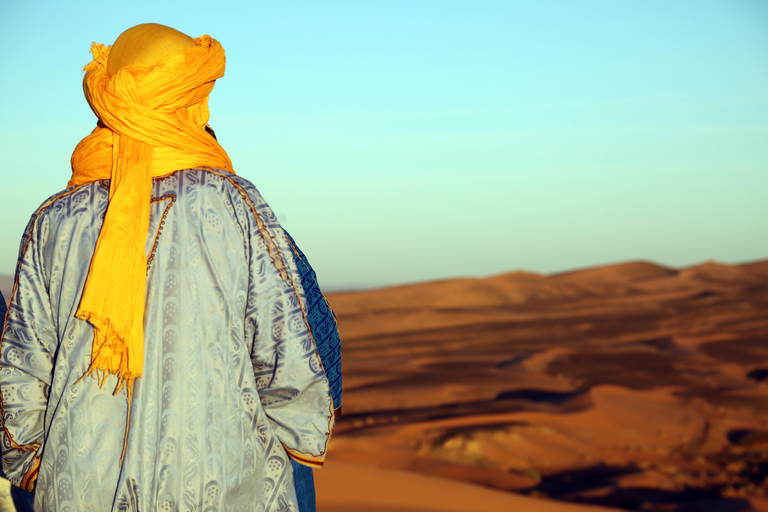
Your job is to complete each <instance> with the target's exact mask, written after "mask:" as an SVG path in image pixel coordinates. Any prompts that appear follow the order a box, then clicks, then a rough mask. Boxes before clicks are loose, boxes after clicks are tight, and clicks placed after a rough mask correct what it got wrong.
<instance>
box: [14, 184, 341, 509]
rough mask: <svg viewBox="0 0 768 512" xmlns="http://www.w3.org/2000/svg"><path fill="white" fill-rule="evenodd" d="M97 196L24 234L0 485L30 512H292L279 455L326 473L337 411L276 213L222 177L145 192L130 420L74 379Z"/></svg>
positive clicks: (123, 404) (39, 218)
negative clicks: (142, 280) (142, 298)
mask: <svg viewBox="0 0 768 512" xmlns="http://www.w3.org/2000/svg"><path fill="white" fill-rule="evenodd" d="M108 194H109V189H108V182H93V183H89V184H86V185H82V186H79V187H74V188H70V189H67V190H65V191H64V192H62V193H59V194H57V195H55V196H53V197H52V198H50V199H49V200H48V201H46V202H45V203H44V204H43V205H42V206H41V207H40V208H39V209H38V210H37V212H35V214H34V215H33V217H32V219H31V220H30V223H29V225H28V226H27V229H26V230H25V233H24V236H23V238H22V244H21V250H20V256H19V263H18V267H17V273H16V280H17V286H16V289H15V291H14V294H13V296H12V297H11V306H10V310H9V314H8V322H7V325H6V326H5V329H4V331H3V336H2V341H1V342H0V368H1V369H0V398H1V399H2V401H1V402H0V405H1V406H2V420H3V427H4V428H3V430H2V432H0V444H1V447H2V465H3V471H4V472H5V474H6V476H7V477H8V478H9V480H11V482H12V483H14V484H16V485H21V486H23V487H25V488H28V489H31V488H32V487H35V489H36V491H35V510H41V511H47V510H51V511H54V510H55V511H65V510H66V511H80V510H83V511H85V510H99V511H106V510H113V511H118V510H119V511H123V510H125V511H129V510H131V511H138V510H142V511H149V510H163V511H165V510H167V511H170V510H179V509H185V510H187V509H190V510H191V509H196V510H211V511H217V510H244V511H265V512H266V511H287V510H297V506H296V494H295V491H294V486H293V481H292V470H291V464H289V463H288V460H289V459H288V454H289V453H290V455H291V457H293V458H294V459H296V460H298V461H300V462H303V463H305V464H309V465H320V464H322V461H323V458H324V456H325V451H326V447H327V443H328V438H329V435H330V431H331V428H332V426H333V421H334V415H333V402H332V399H331V396H330V394H329V386H328V379H327V378H326V376H325V374H324V372H323V369H322V365H321V364H320V360H319V357H318V354H317V350H316V348H315V344H314V341H313V339H312V336H311V334H310V332H309V329H308V325H307V318H306V314H305V312H306V311H307V301H306V299H305V295H304V290H303V288H302V286H301V277H300V273H299V271H298V269H297V267H296V263H295V261H294V258H293V252H292V248H291V245H290V242H289V241H288V239H287V237H286V236H285V234H284V232H283V230H282V228H281V227H280V225H279V224H278V222H277V220H276V218H275V216H274V214H273V212H272V210H271V209H270V208H269V206H268V205H267V204H266V203H265V202H264V200H263V199H262V198H261V196H260V195H259V193H258V191H257V190H256V189H255V187H254V186H253V185H252V184H251V183H249V182H248V181H247V180H244V179H242V178H239V177H237V176H235V175H233V174H230V173H228V172H226V171H221V170H215V169H190V170H185V171H178V172H175V173H173V174H171V175H169V176H167V177H165V178H158V179H154V180H153V183H152V209H151V220H150V228H149V234H148V237H147V242H146V253H147V255H148V261H149V264H148V271H147V299H146V313H145V317H144V326H145V342H144V343H145V347H144V375H143V376H142V377H141V378H140V379H138V380H137V381H136V382H135V383H134V388H133V397H132V399H131V402H130V404H128V403H127V400H126V396H125V394H124V393H119V394H114V393H113V391H114V390H115V387H116V384H117V378H116V377H115V376H113V375H111V376H109V377H107V378H106V380H105V381H104V382H102V383H99V382H97V380H96V379H94V378H91V377H85V378H83V376H84V374H85V373H86V371H87V369H88V365H89V363H90V349H91V345H92V342H93V328H92V327H91V326H90V325H89V324H88V323H87V322H84V321H82V320H79V319H76V318H75V316H74V314H75V311H76V309H77V305H78V303H79V301H80V297H81V293H82V288H83V283H84V281H85V277H86V275H87V273H88V266H89V262H90V258H91V255H92V254H93V249H94V245H95V243H96V239H97V237H98V234H99V230H100V228H101V223H102V221H103V215H104V212H105V210H106V206H107V202H108ZM100 384H101V385H100ZM126 433H127V435H126ZM121 457H123V460H122V463H121Z"/></svg>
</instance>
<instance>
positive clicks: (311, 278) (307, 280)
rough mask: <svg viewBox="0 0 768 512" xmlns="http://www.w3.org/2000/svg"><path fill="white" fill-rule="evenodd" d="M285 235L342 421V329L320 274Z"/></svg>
mask: <svg viewBox="0 0 768 512" xmlns="http://www.w3.org/2000/svg"><path fill="white" fill-rule="evenodd" d="M285 236H287V237H288V241H289V242H290V243H291V249H293V255H294V258H295V259H296V267H297V268H298V269H299V273H300V274H301V285H302V286H303V288H304V294H305V295H306V297H307V307H308V308H309V310H308V312H307V318H308V319H309V327H310V328H311V329H312V335H313V336H314V338H315V343H316V344H317V351H318V352H319V353H320V361H322V363H323V368H325V375H326V376H327V377H328V383H329V384H330V386H331V396H333V409H334V411H335V413H336V417H337V418H338V417H339V416H340V415H341V338H339V329H338V327H337V325H336V315H335V314H334V312H333V310H332V309H331V305H330V304H328V301H327V300H325V297H324V296H323V293H322V292H321V291H320V285H319V284H318V283H317V274H315V271H314V270H313V269H312V267H311V266H310V264H309V260H307V257H306V256H304V253H303V252H301V249H299V246H298V245H296V242H295V241H294V240H293V237H291V235H289V234H288V232H287V231H286V232H285Z"/></svg>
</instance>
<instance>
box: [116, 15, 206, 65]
mask: <svg viewBox="0 0 768 512" xmlns="http://www.w3.org/2000/svg"><path fill="white" fill-rule="evenodd" d="M195 44H196V43H195V40H194V39H192V38H191V37H189V36H188V35H186V34H183V33H181V32H179V31H178V30H176V29H173V28H171V27H166V26H165V25H159V24H157V23H143V24H141V25H136V26H135V27H131V28H129V29H128V30H126V31H125V32H123V33H122V34H120V36H118V38H117V40H116V41H115V44H114V45H112V50H111V51H110V53H109V61H108V62H107V74H108V75H109V76H114V74H115V73H117V72H118V71H119V70H120V69H122V68H124V67H127V66H135V65H140V66H154V65H155V64H157V63H158V62H160V60H161V59H162V58H163V57H165V56H166V55H168V54H169V53H173V52H175V51H179V50H185V49H187V48H190V47H192V46H195Z"/></svg>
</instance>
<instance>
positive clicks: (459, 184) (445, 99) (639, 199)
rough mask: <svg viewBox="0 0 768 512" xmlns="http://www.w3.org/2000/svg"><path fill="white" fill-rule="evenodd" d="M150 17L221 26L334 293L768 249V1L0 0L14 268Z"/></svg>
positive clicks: (248, 159)
mask: <svg viewBox="0 0 768 512" xmlns="http://www.w3.org/2000/svg"><path fill="white" fill-rule="evenodd" d="M147 22H154V23H162V24H165V25H169V26H172V27H174V28H176V29H178V30H181V31H182V32H185V33H187V34H189V35H191V36H193V37H196V36H199V35H203V34H206V33H207V34H210V35H211V36H212V37H214V38H215V39H218V40H219V41H220V42H221V43H222V45H223V46H224V48H225V50H226V52H227V71H226V75H225V76H224V77H223V78H221V79H219V80H218V82H217V84H216V87H215V88H214V90H213V93H212V94H211V100H210V107H211V121H210V124H211V125H212V126H213V128H214V129H215V130H216V134H217V137H218V139H219V142H220V143H221V144H222V146H223V147H224V148H225V149H226V150H227V152H228V153H229V156H230V158H231V159H232V162H233V164H234V167H235V171H236V172H237V173H238V174H239V175H241V176H243V177H245V178H247V179H248V180H250V181H252V182H253V183H254V184H255V185H256V187H257V188H258V189H259V190H260V192H261V193H262V195H263V196H264V198H265V199H266V200H267V202H268V203H269V204H270V205H271V206H272V208H273V210H275V212H276V213H277V215H278V218H279V219H280V221H281V223H282V225H283V226H284V227H285V228H286V230H288V231H289V232H290V233H291V235H292V236H293V237H294V238H295V239H296V240H297V242H298V244H299V245H300V246H301V248H302V250H303V251H304V252H305V254H306V255H307V257H308V258H309V260H310V262H311V263H312V265H313V267H315V270H316V271H317V273H318V276H319V281H320V284H321V286H322V287H323V288H324V289H326V290H343V289H358V288H365V287H377V286H388V285H393V284H401V283H411V282H418V281H425V280H435V279H447V278H453V277H484V276H489V275H493V274H498V273H503V272H508V271H513V270H527V271H532V272H541V273H554V272H561V271H566V270H570V269H575V268H582V267H587V266H595V265H603V264H608V263H614V262H621V261H628V260H638V259H643V260H651V261H655V262H657V263H659V264H663V265H667V266H672V267H683V266H689V265H693V264H697V263H700V262H703V261H705V260H716V261H720V262H724V263H740V262H745V261H752V260H757V259H764V258H768V200H766V197H767V196H768V2H765V1H764V0H722V1H717V2H713V1H706V0H704V1H702V0H696V1H685V0H680V1H676V2H669V1H652V0H645V1H631V0H627V1H621V2H616V1H534V0H531V1H523V0H521V1H512V0H507V1H491V0H473V1H469V0H466V1H452V0H405V1H399V0H365V1H362V0H359V1H352V0H348V1H335V0H324V1H323V2H316V1H309V0H306V1H299V0H297V1H252V2H245V1H243V2H227V1H226V0H219V1H218V2H211V1H210V0H205V1H197V0H187V1H184V2H172V1H170V2H168V1H163V2H158V1H156V0H155V1H151V2H149V1H141V0H140V1H132V2H101V3H99V4H94V3H93V2H84V1H67V2H60V1H52V0H45V1H36V2H20V1H17V0H14V1H9V0H0V41H2V44H3V47H4V51H3V52H1V53H0V69H2V75H1V76H2V80H0V157H1V158H2V165H3V169H2V171H0V216H1V217H2V220H1V221H0V274H13V273H14V271H15V264H16V257H17V253H18V247H19V240H20V238H21V235H22V233H23V230H24V227H25V225H26V223H27V221H28V220H29V217H30V215H31V214H32V213H33V212H34V210H35V209H36V208H37V207H38V206H39V205H40V204H41V203H42V202H43V201H44V200H45V199H46V198H47V197H49V196H50V195H52V194H54V193H56V192H58V191H60V190H62V189H63V188H65V186H66V183H67V181H68V180H69V177H70V175H71V168H70V165H69V159H70V156H71V154H72V150H73V149H74V147H75V145H76V144H77V143H78V142H79V140H80V139H82V138H83V137H85V136H86V135H87V134H88V133H90V131H91V130H92V129H93V128H94V126H95V123H96V118H95V116H94V115H93V113H92V112H91V111H90V109H89V107H88V105H87V103H86V102H85V99H84V98H83V94H82V87H81V82H82V67H83V66H84V65H85V64H87V63H88V62H89V61H90V60H91V56H90V54H89V48H90V44H91V42H92V41H96V42H101V43H104V44H111V43H112V42H114V40H115V39H116V38H117V36H118V35H119V34H120V33H121V32H122V31H123V30H125V29H126V28H128V27H131V26H133V25H136V24H139V23H147Z"/></svg>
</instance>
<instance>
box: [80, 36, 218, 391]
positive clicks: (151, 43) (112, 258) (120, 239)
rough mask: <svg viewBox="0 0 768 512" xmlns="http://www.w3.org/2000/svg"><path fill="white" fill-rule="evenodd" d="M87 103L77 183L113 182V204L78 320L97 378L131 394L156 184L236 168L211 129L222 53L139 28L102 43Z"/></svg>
mask: <svg viewBox="0 0 768 512" xmlns="http://www.w3.org/2000/svg"><path fill="white" fill-rule="evenodd" d="M91 53H92V54H93V61H92V62H91V63H89V64H88V65H87V66H85V70H86V75H85V79H84V80H83V89H84V90H85V96H86V99H87V100H88V103H89V104H90V106H91V108H92V109H93V111H94V113H95V114H96V116H97V117H98V118H99V122H98V125H97V127H96V129H95V130H94V131H93V132H92V133H91V134H90V135H88V136H87V137H86V138H84V139H83V140H82V141H80V143H79V144H78V145H77V147H76V148H75V151H74V153H73V154H72V179H71V180H70V182H69V186H73V185H81V184H84V183H89V182H91V181H95V180H104V179H108V180H111V181H110V190H109V206H108V208H107V213H106V215H105V217H104V224H103V226H102V228H101V233H100V234H99V238H98V240H97V242H96V249H95V251H94V254H93V259H92V260H91V266H90V269H89V271H88V277H87V279H86V282H85V287H84V289H83V296H82V299H81V301H80V305H79V308H78V310H77V313H76V316H77V317H78V318H81V319H83V320H88V321H89V322H90V323H91V324H92V325H93V327H94V338H93V351H92V355H91V367H90V368H89V370H88V373H89V374H95V375H96V376H97V377H98V378H99V380H100V382H102V383H103V382H104V378H105V377H106V376H107V374H115V375H117V376H118V379H119V380H118V388H117V389H120V387H122V386H126V389H127V391H128V393H129V394H130V391H131V384H132V382H133V379H135V378H136V377H141V374H142V368H143V364H144V350H143V347H144V323H143V322H144V305H145V300H146V275H147V260H146V255H145V253H144V245H145V242H146V238H147V231H148V229H149V207H150V200H151V193H152V178H153V177H156V176H163V175H165V174H168V173H171V172H173V171H176V170H180V169H188V168H192V167H199V166H210V167H217V168H221V169H226V170H228V171H230V172H232V171H233V169H232V163H231V162H230V160H229V157H228V156H227V153H226V152H225V151H224V149H223V148H222V147H221V146H220V145H219V143H218V142H217V141H216V139H215V138H214V137H213V136H211V135H210V134H209V133H208V132H207V131H206V130H205V127H206V123H207V122H208V117H209V112H208V95H209V94H210V92H211V90H212V89H213V85H214V82H215V81H216V79H217V78H220V77H222V76H224V67H225V58H224V49H223V48H222V47H221V45H220V44H219V43H218V41H216V40H214V39H212V38H211V37H209V36H207V35H206V36H202V37H198V38H197V39H192V38H190V37H189V36H186V35H184V34H182V33H181V32H178V31H177V30H174V29H172V28H170V27H165V26H163V25H157V24H145V25H138V26H136V27H133V28H130V29H128V30H126V31H125V32H123V34H121V35H120V37H118V39H117V40H116V41H115V44H114V46H113V47H109V46H104V45H101V44H96V43H94V44H93V45H92V46H91Z"/></svg>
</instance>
